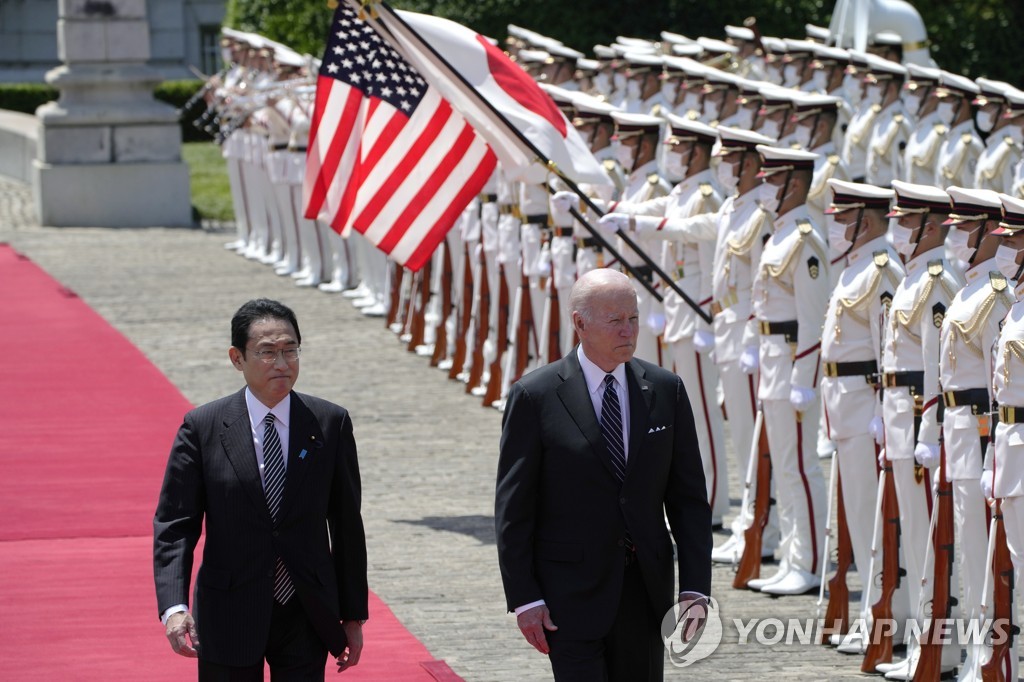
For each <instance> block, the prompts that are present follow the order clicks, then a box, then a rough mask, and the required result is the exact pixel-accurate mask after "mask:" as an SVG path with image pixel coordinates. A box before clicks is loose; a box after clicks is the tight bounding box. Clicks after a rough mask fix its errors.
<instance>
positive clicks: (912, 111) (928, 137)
mask: <svg viewBox="0 0 1024 682" xmlns="http://www.w3.org/2000/svg"><path fill="white" fill-rule="evenodd" d="M940 73H941V72H940V71H939V70H938V69H932V68H929V67H926V66H917V65H916V64H908V65H907V82H906V84H904V86H903V106H904V108H905V109H906V111H907V115H908V116H912V117H913V118H914V120H915V124H914V132H912V133H911V134H910V137H909V138H908V139H907V148H906V149H905V150H904V152H903V169H904V170H903V178H901V179H903V180H905V181H907V182H910V183H913V184H915V185H934V186H936V187H938V186H941V185H944V184H945V183H942V182H940V181H939V180H938V178H936V176H935V169H936V168H937V166H938V159H939V147H941V146H942V141H943V140H945V139H946V134H947V133H949V126H948V125H946V124H945V123H943V121H942V119H941V118H940V117H939V112H938V111H936V107H937V106H938V104H939V101H940V100H939V98H938V97H936V96H935V91H936V90H937V89H938V87H939V75H940Z"/></svg>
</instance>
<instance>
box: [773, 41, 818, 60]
mask: <svg viewBox="0 0 1024 682" xmlns="http://www.w3.org/2000/svg"><path fill="white" fill-rule="evenodd" d="M782 42H784V43H786V54H787V55H792V56H794V57H809V56H810V55H812V54H814V52H815V50H814V48H815V47H817V46H818V43H814V42H811V41H810V40H799V39H797V38H783V39H782Z"/></svg>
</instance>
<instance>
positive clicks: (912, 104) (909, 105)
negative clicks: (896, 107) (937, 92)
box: [903, 95, 921, 116]
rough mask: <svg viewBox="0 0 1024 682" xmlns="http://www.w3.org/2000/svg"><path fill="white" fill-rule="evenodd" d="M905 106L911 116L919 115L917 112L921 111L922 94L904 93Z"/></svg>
mask: <svg viewBox="0 0 1024 682" xmlns="http://www.w3.org/2000/svg"><path fill="white" fill-rule="evenodd" d="M903 107H904V108H905V109H906V110H907V113H908V114H910V115H911V116H917V112H919V111H921V96H920V95H904V97H903Z"/></svg>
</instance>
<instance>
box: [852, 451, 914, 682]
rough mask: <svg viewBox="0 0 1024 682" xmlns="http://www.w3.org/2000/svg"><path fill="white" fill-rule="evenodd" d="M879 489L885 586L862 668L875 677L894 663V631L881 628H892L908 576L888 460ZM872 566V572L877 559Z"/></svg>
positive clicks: (875, 606)
mask: <svg viewBox="0 0 1024 682" xmlns="http://www.w3.org/2000/svg"><path fill="white" fill-rule="evenodd" d="M879 487H880V488H881V489H882V491H881V495H882V499H881V504H880V505H879V509H880V512H881V516H882V585H881V588H880V589H881V592H880V594H879V597H878V601H877V602H875V603H874V604H873V605H872V606H871V630H870V632H869V636H868V641H867V649H866V650H865V652H864V660H863V661H862V662H861V665H860V669H861V672H865V673H872V674H873V673H875V672H876V671H875V667H876V666H877V665H878V664H879V663H891V662H892V644H893V643H892V640H893V632H892V628H891V627H886V631H885V632H882V631H880V628H882V627H883V626H882V623H885V625H886V626H890V625H891V624H892V598H893V595H894V594H896V590H897V588H898V587H899V584H900V579H901V577H902V576H903V575H905V574H906V570H905V569H903V568H900V557H899V552H900V508H899V502H898V501H897V499H896V481H895V480H894V479H893V475H892V462H890V461H889V459H888V458H886V460H885V466H883V467H882V473H881V475H880V478H879ZM871 563H872V571H873V570H874V557H872V560H871Z"/></svg>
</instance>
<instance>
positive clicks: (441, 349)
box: [430, 242, 453, 367]
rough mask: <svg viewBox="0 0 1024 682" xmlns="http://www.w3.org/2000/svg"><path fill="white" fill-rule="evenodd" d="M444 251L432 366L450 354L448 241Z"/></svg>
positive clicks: (449, 260) (450, 307)
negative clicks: (438, 315) (439, 310)
mask: <svg viewBox="0 0 1024 682" xmlns="http://www.w3.org/2000/svg"><path fill="white" fill-rule="evenodd" d="M441 248H442V249H444V252H443V253H442V254H441V263H442V265H441V315H440V322H438V325H437V335H436V336H435V337H434V353H433V354H432V355H431V356H430V366H431V367H437V366H438V364H440V362H441V360H443V359H444V358H446V357H447V356H448V318H449V317H451V315H452V307H453V306H452V277H453V275H452V254H451V251H450V250H449V249H448V242H441Z"/></svg>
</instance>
